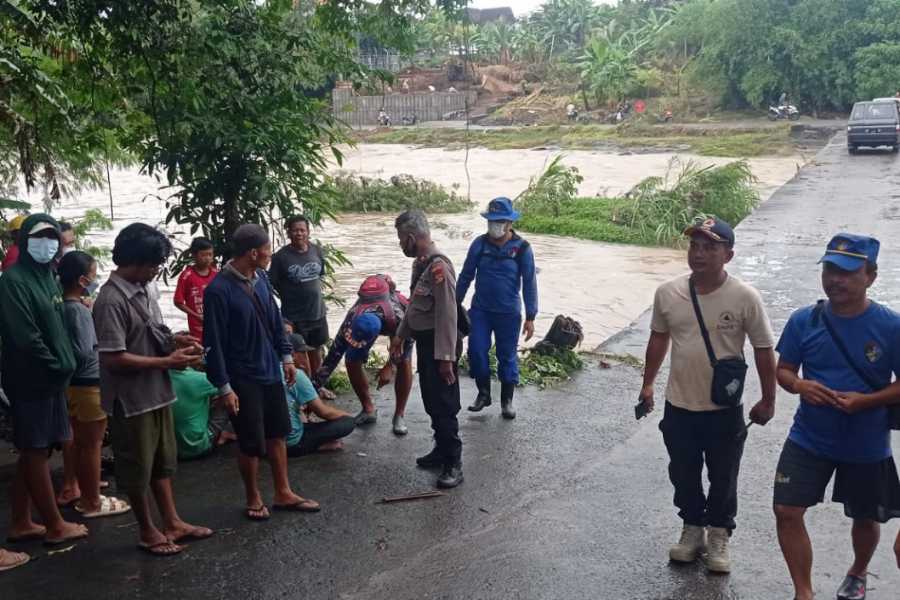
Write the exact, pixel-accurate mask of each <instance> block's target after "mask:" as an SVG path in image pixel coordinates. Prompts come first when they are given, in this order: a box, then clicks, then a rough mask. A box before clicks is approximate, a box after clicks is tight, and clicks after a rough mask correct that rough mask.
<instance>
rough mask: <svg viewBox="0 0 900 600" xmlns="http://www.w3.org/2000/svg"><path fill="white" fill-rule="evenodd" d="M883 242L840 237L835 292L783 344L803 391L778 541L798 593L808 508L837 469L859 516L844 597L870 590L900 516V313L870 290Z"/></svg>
mask: <svg viewBox="0 0 900 600" xmlns="http://www.w3.org/2000/svg"><path fill="white" fill-rule="evenodd" d="M878 249H879V243H878V240H876V239H873V238H869V237H863V236H858V235H851V234H839V235H836V236H835V237H834V238H832V240H831V242H830V243H829V244H828V249H827V250H826V252H825V256H823V257H822V260H821V261H820V262H821V263H822V287H823V288H824V290H825V294H826V296H828V301H827V302H824V301H823V302H820V303H819V304H817V305H813V306H807V307H805V308H801V309H800V310H798V311H796V312H795V313H794V314H793V315H791V318H790V319H789V320H788V323H787V325H786V326H785V329H784V332H783V333H782V335H781V341H780V342H779V343H778V347H777V350H778V352H779V353H780V359H779V362H778V382H779V384H781V387H783V388H784V389H785V390H787V391H788V392H790V393H792V394H797V395H799V396H800V406H799V407H798V409H797V413H796V416H795V417H794V425H793V427H792V428H791V432H790V435H789V436H788V439H787V441H786V442H785V445H784V449H783V450H782V453H781V458H780V460H779V461H778V468H777V472H776V474H775V517H776V521H777V524H778V540H779V542H780V543H781V550H782V552H783V553H784V558H785V561H786V562H787V566H788V570H789V571H790V574H791V579H793V582H794V589H795V594H796V596H795V597H796V598H797V600H811V599H812V598H813V586H812V558H813V552H812V544H811V543H810V540H809V535H808V534H807V531H806V526H805V524H804V520H803V518H804V514H805V513H806V509H807V508H809V507H810V506H814V505H815V504H818V503H819V502H822V501H823V500H824V497H825V487H826V486H827V485H828V482H829V481H830V480H831V478H832V476H833V475H834V476H835V484H834V492H833V494H832V501H834V502H840V503H842V504H843V505H844V513H845V514H846V515H847V516H848V517H850V518H851V519H853V528H852V538H853V550H854V561H853V565H852V566H851V567H850V569H849V571H848V572H847V576H846V578H845V579H844V581H843V582H842V583H841V586H840V588H839V589H838V592H837V598H838V600H862V599H863V598H865V597H866V571H867V568H868V565H869V561H870V560H871V558H872V555H873V554H874V552H875V548H876V546H877V545H878V538H879V532H880V526H879V523H884V522H886V521H887V520H888V519H890V518H892V517H897V516H900V481H898V478H897V470H896V467H895V465H894V460H893V458H892V457H891V439H890V425H889V421H888V413H887V405H889V404H892V403H896V402H898V401H900V384H898V383H896V382H894V383H891V382H892V380H893V379H894V376H896V375H897V374H898V373H900V315H898V314H897V313H895V312H894V311H892V310H890V309H889V308H887V307H886V306H882V305H881V304H878V303H877V302H874V301H873V300H870V299H869V298H868V297H867V290H868V289H869V287H870V286H871V285H872V284H873V283H874V282H875V278H876V276H877V273H878ZM829 327H830V329H831V331H829ZM841 346H843V347H844V348H845V351H846V356H845V353H844V351H842V350H841ZM801 367H802V369H803V372H802V376H801V375H799V372H800V369H801ZM835 473H836V475H835Z"/></svg>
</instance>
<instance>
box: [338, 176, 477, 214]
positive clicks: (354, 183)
mask: <svg viewBox="0 0 900 600" xmlns="http://www.w3.org/2000/svg"><path fill="white" fill-rule="evenodd" d="M326 185H327V188H328V190H329V193H330V194H331V195H333V197H334V199H335V204H334V206H335V211H337V212H400V211H404V210H407V209H410V208H420V209H422V210H424V211H425V212H429V213H456V212H466V211H468V210H471V209H472V207H473V206H474V203H472V202H471V201H469V200H468V199H466V198H464V197H463V196H460V195H459V194H458V193H457V189H458V188H459V186H458V185H454V186H453V188H452V189H451V190H450V191H447V190H446V189H444V188H443V187H442V186H440V185H438V184H436V183H434V182H432V181H426V180H424V179H416V178H415V177H413V176H412V175H395V176H394V177H391V178H390V179H387V180H385V179H378V178H371V177H360V176H356V175H351V174H339V175H336V176H334V177H329V178H328V180H327V181H326Z"/></svg>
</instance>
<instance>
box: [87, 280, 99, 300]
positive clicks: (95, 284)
mask: <svg viewBox="0 0 900 600" xmlns="http://www.w3.org/2000/svg"><path fill="white" fill-rule="evenodd" d="M99 287H100V280H99V279H95V280H93V281H92V282H90V283H89V284H88V285H87V287H86V288H84V295H85V296H93V295H94V294H95V293H96V292H97V288H99Z"/></svg>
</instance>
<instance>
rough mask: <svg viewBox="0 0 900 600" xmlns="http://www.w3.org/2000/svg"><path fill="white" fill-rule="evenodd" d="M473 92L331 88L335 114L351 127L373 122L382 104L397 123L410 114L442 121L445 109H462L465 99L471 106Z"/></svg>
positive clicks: (422, 119) (374, 123)
mask: <svg viewBox="0 0 900 600" xmlns="http://www.w3.org/2000/svg"><path fill="white" fill-rule="evenodd" d="M476 96H477V94H476V93H475V92H473V91H470V92H423V93H411V94H387V95H384V96H356V95H354V94H353V90H350V89H346V88H337V89H335V90H334V91H333V92H332V107H333V110H334V114H335V116H336V117H337V118H338V119H341V120H342V121H344V122H345V123H347V124H349V125H351V126H352V127H361V126H364V125H376V124H377V123H378V112H379V111H380V110H381V109H382V108H384V110H385V111H386V112H387V113H388V115H390V117H391V119H392V120H393V123H394V124H395V125H399V124H401V122H402V119H403V118H404V117H413V116H415V117H416V119H417V120H418V121H419V122H422V121H441V120H443V118H444V115H446V114H448V113H452V112H456V111H462V110H465V109H466V99H468V104H469V106H472V105H473V104H474V103H475V100H476Z"/></svg>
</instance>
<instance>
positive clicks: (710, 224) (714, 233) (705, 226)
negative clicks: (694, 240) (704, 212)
mask: <svg viewBox="0 0 900 600" xmlns="http://www.w3.org/2000/svg"><path fill="white" fill-rule="evenodd" d="M695 233H699V234H701V235H705V236H706V237H708V238H709V239H711V240H712V241H714V242H718V243H720V244H728V247H731V246H734V229H732V228H731V225H729V224H728V223H726V222H725V221H723V220H722V219H717V218H716V217H702V218H699V219H697V220H696V221H694V224H693V225H691V226H690V227H688V228H687V229H685V230H684V235H686V236H688V237H690V236H692V235H694V234H695Z"/></svg>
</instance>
